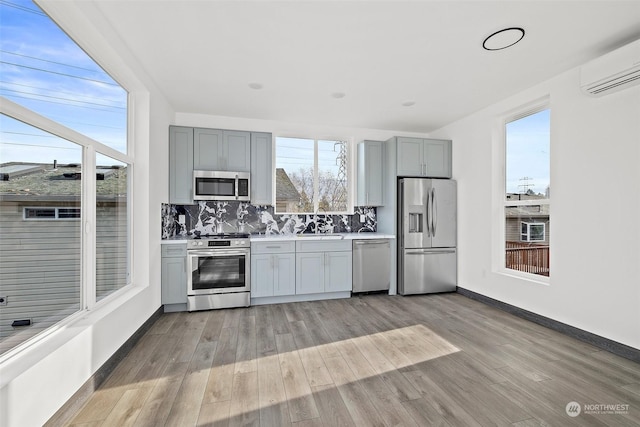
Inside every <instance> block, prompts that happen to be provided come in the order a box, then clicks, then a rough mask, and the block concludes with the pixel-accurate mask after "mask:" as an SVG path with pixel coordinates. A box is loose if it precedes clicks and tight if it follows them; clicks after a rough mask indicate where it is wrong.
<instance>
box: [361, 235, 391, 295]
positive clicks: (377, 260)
mask: <svg viewBox="0 0 640 427" xmlns="http://www.w3.org/2000/svg"><path fill="white" fill-rule="evenodd" d="M390 265H391V244H390V243H389V240H388V239H363V240H354V241H353V292H354V293H357V292H372V291H388V290H389V269H390Z"/></svg>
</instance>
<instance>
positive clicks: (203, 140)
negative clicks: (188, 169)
mask: <svg viewBox="0 0 640 427" xmlns="http://www.w3.org/2000/svg"><path fill="white" fill-rule="evenodd" d="M222 145H223V143H222V131H221V130H218V129H201V128H195V129H194V130H193V169H195V170H212V171H217V170H221V168H222V167H223V158H222V152H223V150H222Z"/></svg>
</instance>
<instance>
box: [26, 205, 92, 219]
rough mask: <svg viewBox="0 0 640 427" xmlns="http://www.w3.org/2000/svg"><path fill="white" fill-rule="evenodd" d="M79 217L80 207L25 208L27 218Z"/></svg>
mask: <svg viewBox="0 0 640 427" xmlns="http://www.w3.org/2000/svg"><path fill="white" fill-rule="evenodd" d="M79 218H80V208H24V219H25V220H38V219H79Z"/></svg>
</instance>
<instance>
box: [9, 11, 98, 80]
mask: <svg viewBox="0 0 640 427" xmlns="http://www.w3.org/2000/svg"><path fill="white" fill-rule="evenodd" d="M0 1H1V0H0ZM0 52H3V53H8V54H9V55H15V56H21V57H22V58H29V59H35V60H36V61H42V62H48V63H50V64H56V65H62V66H63V67H71V68H77V69H78V70H84V71H90V72H92V73H104V71H102V70H100V71H98V70H92V69H90V68H83V67H78V66H77V65H70V64H65V63H62V62H56V61H50V60H48V59H42V58H37V57H35V56H29V55H23V54H21V53H16V52H9V51H8V50H2V49H0Z"/></svg>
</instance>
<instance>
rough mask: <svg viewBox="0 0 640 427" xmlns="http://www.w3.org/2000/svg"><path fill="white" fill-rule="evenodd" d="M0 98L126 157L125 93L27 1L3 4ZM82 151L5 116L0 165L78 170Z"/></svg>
mask: <svg viewBox="0 0 640 427" xmlns="http://www.w3.org/2000/svg"><path fill="white" fill-rule="evenodd" d="M0 96H2V97H4V98H7V99H9V100H11V101H13V102H15V103H17V104H20V105H22V106H24V107H27V108H29V109H31V110H33V111H35V112H37V113H39V114H41V115H43V116H45V117H48V118H50V119H52V120H54V121H56V122H59V123H61V124H63V125H65V126H67V127H69V128H71V129H73V130H75V131H77V132H80V133H82V134H84V135H86V136H88V137H90V138H92V139H94V140H96V141H99V142H101V143H103V144H105V145H107V146H109V147H111V148H114V149H116V150H118V151H121V152H126V127H127V122H126V119H127V110H126V107H127V92H126V91H125V90H124V89H123V88H122V87H120V86H119V85H118V84H117V82H115V81H114V80H113V79H112V78H111V77H110V76H109V75H108V74H106V73H105V72H104V70H102V69H101V68H100V67H99V66H98V65H97V64H96V63H95V62H94V61H93V60H92V59H91V58H90V57H89V56H88V55H87V54H86V53H85V52H84V51H83V50H82V49H81V48H80V47H78V46H77V45H76V44H75V43H74V42H73V41H72V40H71V39H70V38H69V37H68V36H67V35H66V34H65V33H64V32H63V31H62V30H61V29H60V28H59V27H58V26H57V25H56V24H55V23H54V22H53V21H52V20H51V19H50V18H49V17H48V16H47V15H46V14H44V13H43V12H42V11H41V10H40V9H39V8H38V6H37V5H35V4H34V3H33V2H32V1H30V0H0ZM0 102H1V100H0ZM79 151H80V150H78V146H77V145H76V144H73V143H70V142H68V141H64V140H61V139H60V138H57V137H54V136H52V135H50V134H47V133H45V132H43V131H41V130H39V129H35V128H33V127H31V126H28V125H25V124H23V123H20V122H18V121H16V120H14V119H12V118H9V117H7V116H5V115H0V163H5V162H15V161H20V162H35V163H40V162H42V163H51V162H53V160H54V159H55V160H57V161H58V163H60V164H64V163H79V162H80V160H81V158H78V153H79Z"/></svg>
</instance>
